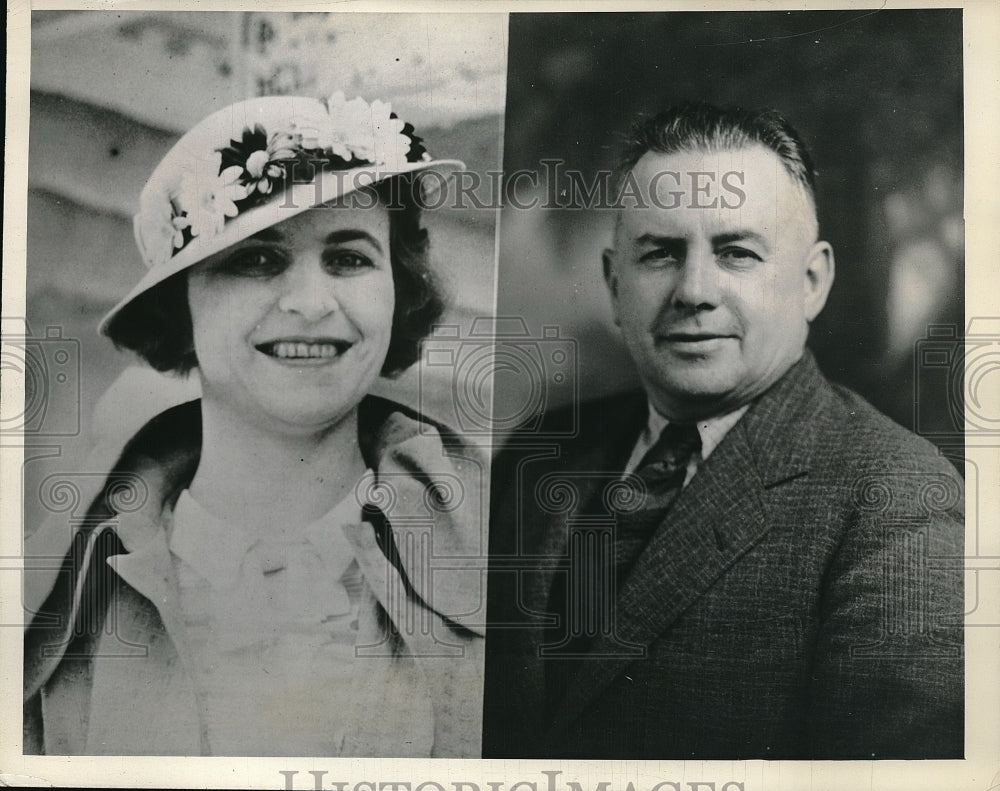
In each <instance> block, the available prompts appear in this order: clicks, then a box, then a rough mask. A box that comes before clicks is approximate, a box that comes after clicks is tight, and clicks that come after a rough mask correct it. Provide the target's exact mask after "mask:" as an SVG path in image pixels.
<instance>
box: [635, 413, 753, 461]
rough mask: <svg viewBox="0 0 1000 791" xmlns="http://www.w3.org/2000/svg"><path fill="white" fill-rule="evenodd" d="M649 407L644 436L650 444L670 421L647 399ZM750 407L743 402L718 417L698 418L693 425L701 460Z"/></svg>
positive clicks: (715, 446)
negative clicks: (699, 445) (699, 438)
mask: <svg viewBox="0 0 1000 791" xmlns="http://www.w3.org/2000/svg"><path fill="white" fill-rule="evenodd" d="M647 404H648V408H649V417H648V418H647V420H646V429H645V432H646V433H645V437H646V438H647V440H648V441H649V443H650V444H652V443H654V442H656V440H657V438H658V437H659V436H660V434H662V433H663V429H665V428H666V427H667V424H668V423H669V422H670V421H669V420H668V419H667V418H665V417H664V416H663V415H661V414H660V413H659V412H658V411H657V410H656V407H654V406H653V404H652V402H650V401H647ZM749 408H750V405H749V404H744V405H743V406H741V407H740V408H739V409H735V410H733V411H732V412H727V413H726V414H724V415H719V416H718V417H710V418H706V419H705V420H699V421H698V422H697V423H696V424H695V425H696V426H697V427H698V436H699V437H701V454H700V456H701V460H702V461H705V460H706V459H707V458H708V457H709V456H710V455H711V453H712V451H714V450H715V449H716V448H717V447H718V446H719V443H720V442H722V440H723V438H724V437H725V436H726V434H728V433H729V430H730V429H731V428H732V427H733V426H735V425H736V423H737V422H738V421H739V419H740V418H741V417H743V415H744V414H746V411H747V410H748V409H749Z"/></svg>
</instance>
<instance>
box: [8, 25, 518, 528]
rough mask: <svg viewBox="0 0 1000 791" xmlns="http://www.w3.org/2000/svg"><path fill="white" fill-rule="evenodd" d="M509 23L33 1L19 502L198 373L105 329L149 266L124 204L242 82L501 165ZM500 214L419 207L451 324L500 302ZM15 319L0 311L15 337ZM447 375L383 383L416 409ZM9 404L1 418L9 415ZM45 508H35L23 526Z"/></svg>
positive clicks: (246, 91) (489, 166) (446, 153)
mask: <svg viewBox="0 0 1000 791" xmlns="http://www.w3.org/2000/svg"><path fill="white" fill-rule="evenodd" d="M506 33H507V28H506V18H505V17H504V16H503V15H499V14H494V15H477V14H462V15H444V14H420V15H416V14H377V15H375V14H332V13H258V12H213V13H206V12H163V11H153V12H147V11H130V12H92V11H82V12H81V11H71V12H70V11H45V12H40V11H36V12H34V13H33V14H32V16H31V99H30V100H31V106H30V132H29V149H30V150H29V161H28V197H27V200H28V235H27V305H28V315H27V324H28V329H27V333H28V340H27V348H28V350H29V354H27V355H26V359H25V360H24V361H22V364H21V368H23V369H24V370H23V371H20V372H18V371H15V370H14V369H15V368H16V367H17V365H15V364H14V363H16V362H17V361H14V362H13V363H11V365H7V361H6V360H5V374H8V373H9V374H10V375H15V374H20V375H23V376H24V377H25V385H26V390H27V397H26V409H25V417H23V418H21V419H23V420H24V421H25V422H26V424H27V426H28V428H27V430H28V433H29V434H30V435H31V436H29V438H28V441H29V442H30V443H32V444H34V445H37V446H39V449H38V450H36V451H34V452H32V453H29V457H32V456H33V457H34V458H33V459H29V461H28V463H27V464H26V468H25V474H26V492H27V493H28V495H29V496H27V497H26V508H27V509H28V510H29V511H30V510H31V508H32V507H33V506H35V507H37V497H34V496H32V495H31V493H32V492H34V491H36V489H37V482H38V481H39V480H41V479H42V477H43V476H44V475H46V474H47V473H48V472H49V471H50V470H53V469H62V470H65V469H77V467H75V466H73V465H74V464H75V463H76V462H75V461H73V460H74V459H76V458H81V457H82V455H83V454H85V453H86V452H88V450H89V448H90V447H91V445H92V444H93V442H94V440H95V439H102V438H103V437H104V435H107V434H117V435H121V436H124V435H128V434H130V433H131V432H132V431H134V430H135V429H136V428H138V426H140V425H141V424H142V423H143V422H144V421H145V420H146V419H148V418H149V417H150V416H152V415H153V414H154V413H155V412H156V411H159V409H162V408H163V407H165V406H168V405H170V404H172V403H177V402H178V401H179V400H182V399H185V398H187V397H192V396H194V395H196V392H197V391H196V389H192V388H191V387H190V383H185V382H183V381H180V380H176V379H168V378H165V377H163V376H160V375H157V374H154V373H153V372H152V371H151V370H149V369H144V368H142V367H135V366H137V364H138V361H137V359H136V358H134V357H132V356H131V355H128V354H125V353H122V352H118V351H117V350H115V349H114V347H113V346H112V345H111V343H110V342H109V341H107V339H105V338H103V337H99V336H98V335H97V331H96V327H97V323H98V321H99V320H100V318H101V317H102V316H103V315H104V313H105V312H106V311H107V310H108V309H109V308H110V307H111V306H112V305H113V304H114V303H116V302H117V301H118V300H119V299H120V298H121V297H122V296H124V295H125V293H126V292H128V291H129V290H130V288H131V287H132V286H133V285H134V284H135V283H136V282H137V281H138V280H139V277H140V276H141V274H142V272H143V265H142V263H141V261H140V258H139V255H138V252H137V251H136V248H135V243H134V241H133V236H132V215H133V214H134V213H135V211H136V207H137V202H138V197H139V193H140V191H141V189H142V187H143V184H144V182H145V179H146V178H147V177H148V176H149V174H150V173H151V172H152V170H153V168H154V167H155V165H156V164H157V163H158V162H159V160H160V159H161V158H162V156H163V155H164V154H165V153H166V152H167V151H168V150H169V149H170V147H171V146H172V145H173V144H174V142H175V141H176V140H177V138H178V137H179V136H180V134H182V133H183V132H185V131H187V130H188V129H189V128H190V127H191V126H193V125H194V124H195V123H197V122H198V121H199V120H201V119H202V118H203V117H205V116H206V115H208V114H209V113H211V112H213V111H214V110H216V109H219V108H220V107H223V106H225V105H228V104H230V103H232V102H235V101H239V100H241V99H244V98H247V97H250V96H255V95H264V94H298V95H309V96H316V97H326V96H328V95H329V94H330V93H332V92H333V91H334V90H338V89H339V90H343V91H344V92H345V94H346V95H347V98H348V99H351V98H353V97H354V96H361V97H363V98H364V99H366V100H367V101H369V102H370V101H373V100H375V99H381V100H383V101H388V102H389V103H390V104H391V105H392V108H393V110H394V111H395V112H396V113H397V114H398V115H399V116H400V117H401V118H403V119H405V120H407V121H410V122H411V123H413V124H414V126H415V127H416V130H417V133H418V134H419V135H420V136H421V137H423V138H424V142H425V145H426V146H427V148H428V150H429V151H430V152H431V154H432V155H434V156H436V157H439V158H442V157H444V158H456V159H460V160H463V161H464V162H466V164H467V165H468V167H469V169H470V170H471V171H473V172H485V171H487V170H491V171H496V170H497V169H498V168H499V167H500V144H501V135H502V132H503V117H502V114H503V104H504V97H505V77H506V43H507V41H506ZM496 218H497V211H496V209H494V208H476V207H475V206H468V207H465V208H460V209H452V208H443V209H440V210H437V211H431V212H428V213H427V215H426V224H427V226H428V228H429V229H430V233H431V239H432V252H431V255H432V260H433V262H434V266H435V269H436V270H437V272H438V273H439V274H440V275H441V279H442V281H443V283H444V286H445V288H446V290H447V291H448V293H449V295H450V296H451V297H452V304H451V309H450V311H449V313H448V315H447V316H446V317H445V321H446V322H447V323H449V324H452V325H454V326H456V327H458V328H459V330H458V332H459V334H462V333H467V332H468V328H469V327H470V325H471V323H472V321H473V319H474V318H475V317H478V316H483V315H489V314H491V313H492V310H493V302H494V291H493V287H494V268H495V253H494V249H495V234H496ZM17 331H18V330H17V328H15V327H13V325H11V324H10V322H8V321H6V320H5V325H4V334H5V337H11V336H12V335H13V333H15V332H17ZM21 332H24V330H23V329H22V330H21ZM6 351H7V349H5V354H6ZM8 368H9V369H10V370H9V371H8V370H6V369H8ZM126 369H128V370H127V372H126ZM123 372H126V373H125V374H124V376H123V378H120V377H122V375H123ZM450 373H451V372H450V370H449V369H448V367H447V366H438V367H436V368H432V369H428V370H426V371H418V370H412V371H410V372H408V373H407V374H405V375H404V377H403V378H402V379H401V380H399V381H396V382H382V385H381V386H382V391H383V392H386V393H388V394H391V395H394V396H396V397H398V398H399V399H400V400H403V401H405V402H414V404H415V401H416V399H417V384H418V381H419V384H420V385H421V389H420V393H421V400H422V402H423V403H421V404H420V406H422V407H424V408H425V409H427V411H428V412H430V413H431V414H434V415H440V414H441V413H442V411H443V412H445V413H446V412H447V409H448V408H449V405H450V402H451V391H450V385H451V376H450ZM113 383H115V384H114V388H113V390H112V392H111V393H110V394H108V393H107V392H106V391H108V388H109V387H111V386H112V384H113ZM487 395H488V393H487ZM415 405H416V404H415ZM15 411H16V410H15ZM17 419H19V416H18V415H7V414H5V415H4V422H5V425H10V424H11V423H12V422H16V421H17ZM42 445H46V446H47V447H48V450H42V449H41V447H40V446H42ZM36 521H37V520H36V519H34V518H33V517H32V516H31V514H28V515H26V522H27V523H28V525H29V526H30V525H32V524H34V523H36ZM29 529H30V527H29Z"/></svg>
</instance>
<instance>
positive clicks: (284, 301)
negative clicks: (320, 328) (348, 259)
mask: <svg viewBox="0 0 1000 791" xmlns="http://www.w3.org/2000/svg"><path fill="white" fill-rule="evenodd" d="M282 286H283V289H284V290H283V292H282V294H281V296H280V297H279V298H278V309H279V310H281V311H284V312H285V313H297V314H298V315H300V316H301V317H302V318H304V319H305V320H306V321H318V320H319V319H321V318H323V317H324V316H326V315H327V314H329V313H332V312H334V311H335V310H338V309H339V308H340V303H339V302H338V300H337V295H336V282H335V279H334V278H332V277H330V276H329V275H328V274H327V273H326V272H324V271H323V268H322V266H320V264H319V262H318V261H314V262H296V263H295V264H293V265H292V266H291V267H290V268H289V269H288V270H287V271H286V272H285V275H284V277H283V278H282Z"/></svg>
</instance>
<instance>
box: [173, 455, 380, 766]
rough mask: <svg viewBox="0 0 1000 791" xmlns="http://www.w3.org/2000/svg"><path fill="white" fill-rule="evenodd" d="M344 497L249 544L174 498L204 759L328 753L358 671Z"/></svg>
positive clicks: (343, 723)
mask: <svg viewBox="0 0 1000 791" xmlns="http://www.w3.org/2000/svg"><path fill="white" fill-rule="evenodd" d="M365 474H366V475H371V472H370V471H369V472H366V473H365ZM355 491H356V490H355V489H353V488H352V490H351V492H350V494H348V496H347V497H345V498H344V500H342V501H341V502H340V503H338V504H337V505H336V506H335V507H334V508H332V509H331V510H330V511H329V512H328V513H326V514H325V515H324V516H323V517H321V518H320V519H318V520H316V521H315V522H313V523H312V524H310V525H307V526H305V527H300V528H294V527H293V528H289V527H288V526H285V525H276V526H275V529H274V530H273V531H271V532H269V533H267V534H266V535H261V536H257V535H254V534H252V533H250V532H249V531H247V530H246V529H244V528H242V527H241V526H239V525H234V524H230V523H228V522H226V521H224V520H222V519H219V518H217V517H216V516H215V515H213V514H211V513H209V511H207V510H206V509H205V508H204V507H203V506H202V504H200V503H198V502H197V501H196V500H195V499H194V498H193V497H192V496H191V494H190V493H189V492H188V491H187V490H184V491H183V492H182V493H181V495H180V497H179V499H178V500H177V504H176V507H175V509H174V514H173V530H172V533H171V536H170V550H171V553H172V557H173V561H174V565H175V568H176V570H177V577H178V582H179V586H180V596H181V609H182V612H183V616H184V622H185V627H186V634H185V639H186V641H187V643H188V647H189V649H190V655H191V657H192V658H193V664H194V667H193V668H192V675H193V677H194V681H195V685H196V687H197V689H198V690H199V704H200V708H201V714H202V718H203V721H204V722H205V723H206V726H207V731H208V741H209V745H210V747H211V753H212V754H213V755H317V756H336V755H339V754H340V752H341V748H342V745H343V741H344V737H345V735H346V734H347V733H348V729H349V728H350V727H351V723H350V722H349V721H348V719H349V718H350V717H349V715H348V714H347V712H350V711H351V706H350V705H348V704H349V702H350V700H351V699H352V696H353V694H354V689H353V684H352V679H354V678H355V676H356V674H357V673H358V672H359V671H360V670H362V668H359V667H358V658H357V656H356V655H355V641H356V637H357V633H358V608H359V602H360V600H361V590H362V587H363V579H362V576H361V572H360V570H359V567H358V564H357V562H356V560H355V558H354V553H353V550H352V547H351V544H350V542H349V541H348V539H347V537H346V536H345V535H344V532H343V529H342V527H343V525H345V524H357V523H359V522H361V506H360V504H359V503H358V501H357V499H356V497H355Z"/></svg>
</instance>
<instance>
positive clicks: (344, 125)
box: [100, 92, 464, 334]
mask: <svg viewBox="0 0 1000 791" xmlns="http://www.w3.org/2000/svg"><path fill="white" fill-rule="evenodd" d="M463 167H464V165H463V164H462V163H461V162H459V161H457V160H444V159H441V160H434V159H431V157H430V155H429V154H428V153H427V151H426V149H425V148H424V146H423V144H422V141H421V139H420V138H419V137H417V136H416V135H415V134H414V131H413V127H412V126H411V125H410V124H408V123H405V122H404V121H402V120H401V119H399V118H397V117H396V114H395V113H393V112H392V110H391V108H390V107H389V105H388V104H386V103H385V102H379V101H375V102H372V103H371V104H369V103H368V102H366V101H364V100H363V99H361V98H356V99H353V100H351V101H347V100H346V98H345V97H344V94H343V93H342V92H337V93H335V94H333V95H332V96H331V97H330V98H329V99H326V100H325V101H318V100H316V99H312V98H308V97H302V96H264V97H259V98H256V99H248V100H247V101H243V102H238V103H237V104H234V105H231V106H230V107H226V108H225V109H222V110H219V111H218V112H216V113H213V114H212V115H210V116H208V117H207V118H205V119H204V120H203V121H201V122H200V123H199V124H197V125H196V126H195V127H194V128H193V129H191V131H189V132H188V133H187V134H185V135H184V136H183V137H181V139H180V140H178V141H177V143H176V144H175V145H174V147H173V148H171V149H170V151H169V152H167V155H166V156H165V157H164V158H163V160H162V161H161V162H160V164H159V165H158V166H157V168H156V170H154V171H153V174H152V175H151V176H150V177H149V180H148V181H147V182H146V186H145V187H144V188H143V190H142V194H141V196H140V198H139V212H138V213H137V214H136V215H135V218H134V221H133V227H134V230H135V240H136V244H137V245H138V246H139V253H140V254H141V255H142V260H143V262H144V263H145V264H146V266H147V267H148V268H149V271H148V272H147V273H146V275H145V276H144V277H143V278H142V280H140V281H139V284H138V285H137V286H136V287H135V288H133V289H132V291H131V292H129V294H128V296H126V297H125V298H124V299H123V300H122V301H121V302H119V303H118V304H117V305H115V307H114V308H112V310H111V312H110V313H108V315H107V316H105V317H104V319H103V320H102V321H101V324H100V331H101V332H102V333H105V334H106V333H107V329H108V325H109V324H110V322H111V320H112V319H113V318H114V317H115V316H116V315H117V314H118V313H119V312H120V311H121V310H122V308H124V307H125V306H126V305H127V304H128V303H130V302H131V301H132V300H133V299H135V298H136V297H137V296H139V295H140V294H142V293H144V292H146V291H148V290H149V289H151V288H152V287H153V286H155V285H157V284H158V283H162V282H163V281H164V280H166V279H167V278H168V277H170V276H171V275H174V274H177V273H178V272H180V271H182V270H184V269H186V268H188V267H189V266H192V265H194V264H196V263H198V262H199V261H202V260H204V259H205V258H207V257H208V256H210V255H213V254H215V253H217V252H219V251H220V250H224V249H225V248H227V247H229V246H230V245H232V244H235V243H236V242H238V241H240V240H242V239H245V238H247V237H248V236H250V235H252V234H255V233H257V232H258V231H260V230H262V229H264V228H268V227H270V226H272V225H276V224H277V223H279V222H283V221H284V220H287V219H289V218H290V217H294V216H295V215H297V214H300V213H301V212H303V211H307V210H308V209H311V208H314V207H316V206H319V205H321V204H323V203H328V202H329V201H332V200H336V199H337V198H340V197H343V196H344V195H347V194H349V193H351V192H354V191H355V190H358V189H361V188H363V187H366V186H370V185H373V184H377V183H378V182H381V181H384V180H385V179H387V178H390V177H392V176H399V175H404V174H408V173H417V172H419V171H426V170H430V169H435V170H446V171H452V170H455V169H461V168H463ZM441 182H442V179H441V178H433V179H420V180H419V182H418V183H416V184H414V185H412V186H413V188H414V189H420V190H422V191H423V193H424V194H423V196H422V197H426V193H427V192H428V191H429V190H433V189H434V188H437V187H440V186H441ZM415 197H417V198H419V197H421V195H420V194H417V195H415Z"/></svg>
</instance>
